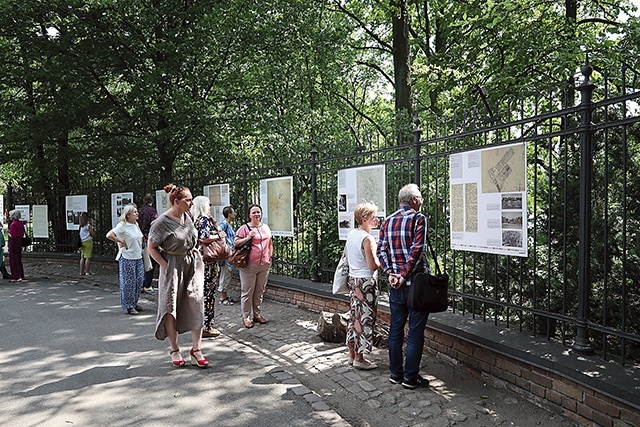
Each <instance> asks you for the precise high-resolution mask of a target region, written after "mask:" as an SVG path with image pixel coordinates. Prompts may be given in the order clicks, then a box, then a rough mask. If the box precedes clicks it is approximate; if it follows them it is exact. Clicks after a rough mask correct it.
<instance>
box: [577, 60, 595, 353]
mask: <svg viewBox="0 0 640 427" xmlns="http://www.w3.org/2000/svg"><path fill="white" fill-rule="evenodd" d="M580 71H581V72H582V75H583V76H584V81H583V82H582V84H581V85H580V86H579V87H578V90H579V91H580V106H579V111H580V125H579V126H578V134H579V135H580V244H579V246H578V268H579V273H578V317H577V321H576V327H577V331H576V340H575V342H574V343H573V346H572V348H573V349H574V350H576V351H578V352H580V353H585V354H590V353H593V347H592V346H591V342H590V340H589V326H588V320H589V299H590V296H591V271H590V267H589V261H590V258H591V177H592V172H593V153H592V142H593V141H592V134H593V132H592V129H591V116H592V102H591V100H592V95H593V90H594V89H595V85H594V84H593V83H591V82H590V81H589V78H590V77H591V73H592V72H593V68H592V67H591V66H590V65H589V63H588V61H587V64H586V65H585V66H583V67H582V69H581V70H580Z"/></svg>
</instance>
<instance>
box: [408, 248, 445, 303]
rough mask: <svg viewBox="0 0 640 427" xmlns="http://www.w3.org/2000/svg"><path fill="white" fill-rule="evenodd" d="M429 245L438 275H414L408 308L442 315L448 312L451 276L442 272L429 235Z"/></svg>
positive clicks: (419, 273) (410, 287)
mask: <svg viewBox="0 0 640 427" xmlns="http://www.w3.org/2000/svg"><path fill="white" fill-rule="evenodd" d="M427 244H428V245H429V250H430V251H431V256H432V257H433V260H434V262H435V264H436V270H437V274H436V275H433V274H429V273H425V272H423V271H420V272H416V273H413V274H412V276H411V286H409V295H408V297H407V306H408V307H409V309H411V310H413V311H425V312H428V313H440V312H442V311H447V307H448V289H449V276H448V275H447V273H443V272H441V271H440V264H438V258H436V254H435V251H434V250H433V247H432V246H431V242H430V241H429V236H428V235H427Z"/></svg>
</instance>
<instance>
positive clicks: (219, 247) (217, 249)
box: [200, 239, 231, 262]
mask: <svg viewBox="0 0 640 427" xmlns="http://www.w3.org/2000/svg"><path fill="white" fill-rule="evenodd" d="M200 248H201V249H202V259H203V260H204V262H214V261H215V262H217V261H226V260H227V259H228V258H229V257H230V256H231V249H230V248H229V245H227V242H225V241H224V240H223V239H218V240H215V241H213V242H211V243H202V242H201V243H200Z"/></svg>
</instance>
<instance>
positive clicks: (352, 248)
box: [347, 203, 380, 370]
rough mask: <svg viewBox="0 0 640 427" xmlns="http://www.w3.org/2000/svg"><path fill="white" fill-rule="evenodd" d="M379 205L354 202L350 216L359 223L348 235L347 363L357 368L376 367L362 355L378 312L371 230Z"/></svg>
mask: <svg viewBox="0 0 640 427" xmlns="http://www.w3.org/2000/svg"><path fill="white" fill-rule="evenodd" d="M377 214H378V207H377V206H376V205H374V204H373V203H361V204H359V205H358V206H356V208H355V210H354V212H353V217H354V219H355V222H356V224H358V227H357V228H356V229H354V230H351V232H350V233H349V234H348V235H347V258H348V261H349V278H348V279H347V285H348V286H349V289H350V292H349V297H350V300H351V309H350V317H349V324H348V326H347V347H348V348H349V359H348V361H349V364H352V365H353V367H354V368H356V369H364V370H369V369H375V368H377V367H378V365H376V364H375V363H371V362H368V361H367V360H365V359H364V354H365V353H370V352H371V350H372V348H373V328H374V325H375V321H376V313H377V304H376V298H377V287H378V286H377V283H376V278H375V277H374V274H373V273H374V272H375V271H376V270H377V269H378V267H380V262H379V261H378V257H377V256H376V246H377V245H376V241H375V239H374V238H373V236H371V234H370V231H371V229H372V228H373V227H375V226H377V224H378V217H377V216H376V215H377Z"/></svg>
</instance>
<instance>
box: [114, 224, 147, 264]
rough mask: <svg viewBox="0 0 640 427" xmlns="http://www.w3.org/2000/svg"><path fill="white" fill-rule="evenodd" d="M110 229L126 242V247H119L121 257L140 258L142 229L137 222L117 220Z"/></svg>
mask: <svg viewBox="0 0 640 427" xmlns="http://www.w3.org/2000/svg"><path fill="white" fill-rule="evenodd" d="M112 231H113V233H114V234H115V235H116V236H117V237H118V239H120V240H124V241H125V243H126V244H127V249H124V248H122V247H121V248H120V252H119V255H120V256H122V258H125V259H142V231H140V227H138V224H137V223H133V224H131V223H130V222H119V223H118V225H116V227H115V228H114V229H113V230H112Z"/></svg>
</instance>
